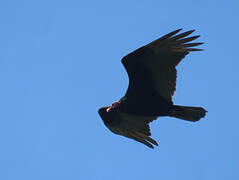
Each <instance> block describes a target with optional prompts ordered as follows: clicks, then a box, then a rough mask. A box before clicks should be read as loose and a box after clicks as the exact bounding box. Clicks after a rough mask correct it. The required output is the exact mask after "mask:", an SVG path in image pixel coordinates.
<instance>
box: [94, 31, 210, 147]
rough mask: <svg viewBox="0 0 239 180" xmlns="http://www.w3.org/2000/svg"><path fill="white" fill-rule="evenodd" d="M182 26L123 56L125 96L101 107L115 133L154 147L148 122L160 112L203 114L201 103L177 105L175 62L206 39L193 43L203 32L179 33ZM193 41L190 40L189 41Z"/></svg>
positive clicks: (187, 115)
mask: <svg viewBox="0 0 239 180" xmlns="http://www.w3.org/2000/svg"><path fill="white" fill-rule="evenodd" d="M179 31H181V29H178V30H176V31H173V32H170V33H168V34H166V35H164V36H162V37H160V38H159V39H157V40H155V41H153V42H151V43H149V44H147V45H145V46H143V47H141V48H139V49H137V50H135V51H133V52H131V53H130V54H128V55H126V56H125V57H123V59H122V60H121V62H122V64H123V65H124V67H125V69H126V71H127V73H128V76H129V86H128V89H127V92H126V94H125V96H124V97H122V98H121V99H120V100H119V101H117V102H115V103H113V104H112V105H111V106H107V107H102V108H100V109H99V110H98V112H99V115H100V117H101V118H102V120H103V121H104V124H105V125H106V126H107V127H108V128H109V129H110V130H111V131H112V132H113V133H115V134H119V135H123V136H125V137H128V138H131V139H134V140H136V141H138V142H141V143H143V144H145V145H146V146H148V147H150V148H154V147H153V145H152V144H154V145H156V146H158V143H157V142H156V141H155V140H154V139H152V138H151V137H150V136H151V133H150V128H149V123H150V122H152V121H153V120H156V119H157V117H159V116H170V117H175V118H179V119H183V120H186V121H191V122H195V121H198V120H199V119H200V118H202V117H204V116H205V114H206V112H207V111H206V110H204V109H203V108H202V107H191V106H179V105H174V104H173V102H172V96H173V94H174V91H175V88H176V76H177V71H176V68H175V67H176V66H177V65H178V63H179V62H180V61H181V60H182V59H183V58H184V57H185V56H186V55H187V54H188V53H189V52H191V51H201V50H202V49H197V48H192V47H194V46H198V45H201V44H203V43H201V42H198V43H191V42H190V41H193V40H195V39H197V38H198V37H200V36H191V37H187V36H188V35H190V34H191V33H192V32H194V30H191V31H187V32H184V33H181V34H178V35H176V34H177V33H178V32H179ZM189 42H190V43H189Z"/></svg>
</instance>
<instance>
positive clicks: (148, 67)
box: [122, 29, 203, 104]
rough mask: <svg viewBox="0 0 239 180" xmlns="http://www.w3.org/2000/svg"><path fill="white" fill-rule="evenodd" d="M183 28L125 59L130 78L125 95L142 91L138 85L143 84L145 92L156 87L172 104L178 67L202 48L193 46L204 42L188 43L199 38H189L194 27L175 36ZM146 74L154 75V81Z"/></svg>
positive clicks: (141, 85)
mask: <svg viewBox="0 0 239 180" xmlns="http://www.w3.org/2000/svg"><path fill="white" fill-rule="evenodd" d="M181 30H182V29H178V30H175V31H173V32H170V33H168V34H166V35H164V36H162V37H160V38H158V39H157V40H155V41H153V42H151V43H149V44H147V45H146V46H143V47H141V48H139V49H137V50H136V51H134V52H132V53H130V54H129V55H127V56H125V57H124V58H123V59H122V63H123V65H124V67H125V69H126V71H127V73H128V75H129V81H130V82H129V87H128V90H127V93H126V96H128V95H129V94H130V93H129V92H135V93H136V92H137V91H142V90H140V88H137V87H143V88H144V91H145V92H150V91H147V88H151V89H152V87H154V88H155V90H156V92H157V93H158V95H160V96H161V97H163V98H164V99H165V100H166V101H167V102H169V103H170V104H172V96H173V94H174V91H175V90H176V76H177V72H176V68H175V67H176V66H177V65H178V63H179V62H180V61H181V60H182V59H183V58H184V57H185V56H186V55H187V54H188V53H189V52H191V51H201V50H202V49H198V48H192V47H195V46H199V45H201V44H203V43H202V42H196V43H189V42H191V41H193V40H195V39H197V38H199V37H200V36H191V37H188V35H190V34H192V33H193V32H194V31H195V30H190V31H186V32H184V33H181V34H178V35H176V34H177V33H178V32H179V31H181ZM148 74H149V75H148ZM143 77H151V79H152V82H150V80H149V79H148V80H147V79H144V78H143ZM148 82H150V84H149V83H148ZM147 83H148V84H147ZM141 89H142V88H141ZM139 94H140V95H141V97H142V96H150V93H145V94H143V93H142V92H141V93H139ZM151 94H152V93H151ZM139 98H140V97H139Z"/></svg>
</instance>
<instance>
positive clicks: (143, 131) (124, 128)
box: [108, 112, 158, 148]
mask: <svg viewBox="0 0 239 180" xmlns="http://www.w3.org/2000/svg"><path fill="white" fill-rule="evenodd" d="M155 119H157V117H148V116H135V115H131V114H128V113H123V112H120V113H117V116H116V117H115V120H114V121H115V122H116V121H117V122H118V123H116V124H114V125H108V128H109V129H110V130H111V131H112V132H114V133H116V134H119V135H122V136H125V137H128V138H131V139H134V140H136V141H138V142H140V143H143V144H145V145H146V146H148V147H150V148H154V147H153V145H152V144H154V145H156V146H158V143H157V142H156V141H155V140H154V139H152V138H151V137H150V136H151V133H150V127H149V123H150V122H151V121H153V120H155Z"/></svg>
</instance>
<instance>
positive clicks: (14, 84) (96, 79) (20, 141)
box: [0, 0, 239, 180]
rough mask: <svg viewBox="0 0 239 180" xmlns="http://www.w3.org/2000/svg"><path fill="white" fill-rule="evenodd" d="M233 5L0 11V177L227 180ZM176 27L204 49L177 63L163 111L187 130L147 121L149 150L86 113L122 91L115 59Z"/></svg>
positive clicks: (233, 120)
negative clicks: (184, 110)
mask: <svg viewBox="0 0 239 180" xmlns="http://www.w3.org/2000/svg"><path fill="white" fill-rule="evenodd" d="M238 10H239V3H238V1H236V0H234V1H233V0H231V1H223V0H219V1H216V0H214V1H213V0H212V1H207V0H201V1H191V0H181V1H173V0H168V1H158V0H157V1H156V0H131V1H126V0H121V1H109V0H101V1H90V0H89V1H77V0H68V1H66V0H65V1H64V0H60V1H59V0H52V1H46V0H41V1H30V0H8V1H1V2H0V85H1V86H0V179H1V180H66V179H71V180H75V179H82V180H83V179H86V180H98V179H99V180H112V179H115V180H122V179H138V180H145V179H164V180H178V179H183V180H192V179H193V180H212V179H217V180H225V179H239V173H238V169H239V155H238V153H239V144H238V139H239V132H238V126H239V121H238V114H237V113H238V100H239V98H238V91H239V85H238V83H239V73H238V65H239V63H238V61H239V59H238V42H239V36H238V33H239V24H238V18H239V12H238ZM178 28H184V30H185V31H186V30H191V29H196V32H195V33H194V34H193V35H198V34H200V35H201V38H200V39H199V41H203V42H206V44H204V45H203V46H201V47H202V48H204V49H205V51H202V52H193V53H191V54H190V55H189V56H187V57H186V58H185V59H184V60H183V62H182V63H181V64H180V65H179V66H178V81H177V91H176V93H175V96H174V102H175V104H181V105H193V106H203V107H205V109H207V110H208V114H207V116H206V118H204V119H202V120H201V121H199V122H197V123H189V122H185V121H180V120H177V119H174V118H167V117H165V118H159V119H158V120H157V121H154V122H153V123H152V124H151V130H152V137H153V138H155V139H156V140H158V141H159V147H157V148H156V149H154V150H151V149H149V148H147V147H146V146H144V145H141V144H139V143H137V142H135V141H133V140H130V139H127V138H124V137H121V136H116V135H114V134H113V133H111V132H110V131H109V130H108V129H107V128H106V127H105V126H104V124H103V122H102V120H101V119H100V117H99V116H98V114H97V110H98V108H99V107H100V106H104V105H108V104H111V103H112V102H114V101H116V100H118V99H119V98H120V97H122V96H123V95H124V93H125V91H126V89H127V86H128V77H127V74H126V72H125V70H124V68H123V66H122V65H121V62H120V59H121V58H122V57H123V56H124V55H126V54H127V53H129V52H131V51H133V50H135V49H136V48H138V47H140V46H142V45H145V44H146V43H149V42H151V41H152V40H154V39H156V38H158V37H160V36H161V35H164V34H166V33H168V32H170V31H173V30H175V29H178Z"/></svg>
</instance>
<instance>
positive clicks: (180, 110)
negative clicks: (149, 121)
mask: <svg viewBox="0 0 239 180" xmlns="http://www.w3.org/2000/svg"><path fill="white" fill-rule="evenodd" d="M206 112H207V111H206V110H205V109H203V108H202V107H191V106H173V108H172V109H171V111H170V113H169V116H171V117H176V118H179V119H183V120H186V121H191V122H196V121H198V120H200V119H201V118H203V117H204V116H205V115H206Z"/></svg>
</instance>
